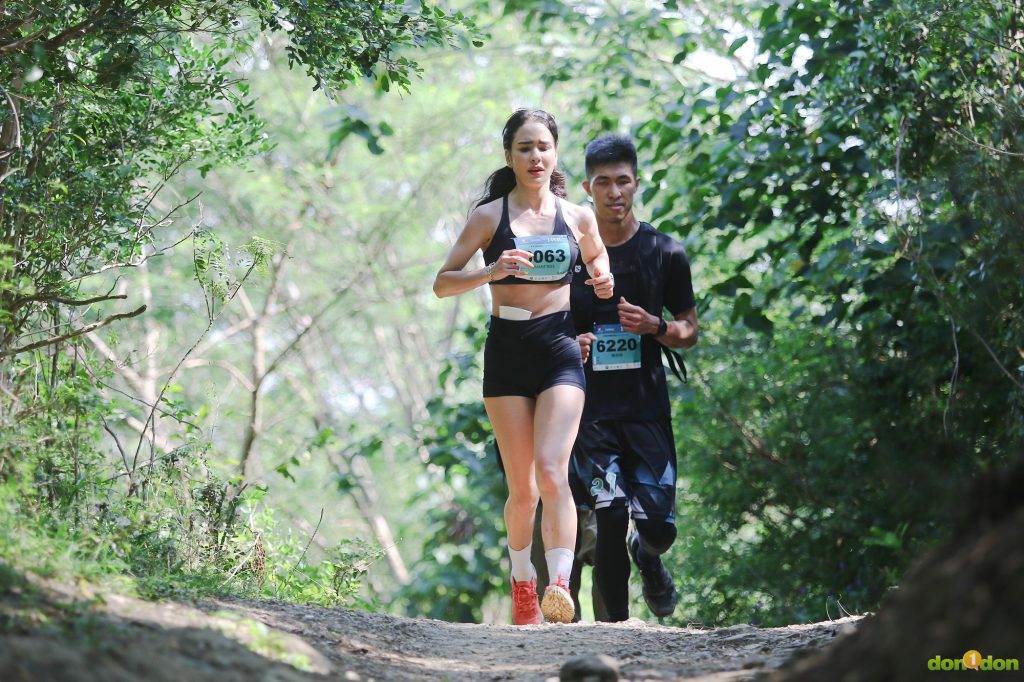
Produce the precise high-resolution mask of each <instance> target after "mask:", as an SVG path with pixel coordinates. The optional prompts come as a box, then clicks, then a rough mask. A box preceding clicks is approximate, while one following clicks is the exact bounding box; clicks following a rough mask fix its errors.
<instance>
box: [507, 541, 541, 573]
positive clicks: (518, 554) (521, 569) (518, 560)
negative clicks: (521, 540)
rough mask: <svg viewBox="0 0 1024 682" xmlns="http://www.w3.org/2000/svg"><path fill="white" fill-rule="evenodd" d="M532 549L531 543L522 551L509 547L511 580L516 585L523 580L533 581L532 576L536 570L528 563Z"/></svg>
mask: <svg viewBox="0 0 1024 682" xmlns="http://www.w3.org/2000/svg"><path fill="white" fill-rule="evenodd" d="M532 548H533V543H532V542H531V543H530V544H528V545H527V546H526V547H523V548H522V549H512V546H511V545H509V548H508V556H509V559H511V560H512V579H513V580H515V581H516V582H517V583H521V582H523V581H524V580H533V576H535V575H537V571H536V569H534V567H533V564H532V563H531V562H530V550H531V549H532Z"/></svg>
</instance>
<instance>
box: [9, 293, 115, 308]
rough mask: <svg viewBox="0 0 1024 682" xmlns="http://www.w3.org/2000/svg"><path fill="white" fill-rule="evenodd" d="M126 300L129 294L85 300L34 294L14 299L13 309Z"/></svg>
mask: <svg viewBox="0 0 1024 682" xmlns="http://www.w3.org/2000/svg"><path fill="white" fill-rule="evenodd" d="M126 298H128V295H127V294H114V295H113V296H94V297H93V298H83V299H74V298H64V297H63V296H51V295H50V294H34V295H32V296H22V297H20V298H16V299H14V302H13V303H12V304H11V308H12V309H13V310H17V309H18V308H20V307H21V306H23V305H26V304H28V303H40V302H46V303H61V304H63V305H71V306H77V305H89V304H91V303H99V302H100V301H113V300H124V299H126Z"/></svg>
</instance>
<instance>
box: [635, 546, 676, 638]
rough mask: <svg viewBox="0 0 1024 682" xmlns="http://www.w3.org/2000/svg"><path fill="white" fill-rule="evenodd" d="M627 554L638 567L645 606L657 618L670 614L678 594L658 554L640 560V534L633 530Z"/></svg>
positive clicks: (674, 608)
mask: <svg viewBox="0 0 1024 682" xmlns="http://www.w3.org/2000/svg"><path fill="white" fill-rule="evenodd" d="M627 547H628V548H629V556H630V557H632V559H633V563H634V564H636V567H637V568H639V569H640V579H641V581H642V582H643V593H644V601H645V602H647V608H649V609H650V610H651V613H653V614H654V615H655V616H657V617H658V618H665V617H667V616H671V615H672V612H673V611H675V610H676V603H677V602H678V601H679V595H678V594H677V593H676V586H675V585H673V584H672V575H671V574H670V573H669V572H668V569H667V568H665V564H664V562H662V560H661V557H660V556H654V557H650V558H648V557H647V556H646V555H645V556H644V561H643V563H641V562H640V558H639V554H640V535H639V534H638V533H637V532H636V531H633V533H632V534H631V535H630V536H629V540H628V541H627Z"/></svg>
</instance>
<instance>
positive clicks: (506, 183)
mask: <svg viewBox="0 0 1024 682" xmlns="http://www.w3.org/2000/svg"><path fill="white" fill-rule="evenodd" d="M552 180H554V177H552ZM563 184H564V179H563ZM515 186H516V174H515V171H513V170H512V169H511V168H510V167H508V166H502V167H501V168H499V169H498V170H496V171H494V172H493V173H491V176H490V177H489V178H487V182H485V183H484V194H483V196H482V197H480V200H479V201H478V202H476V204H475V205H474V206H473V208H478V207H480V206H483V205H484V204H489V203H490V202H492V201H494V200H495V199H498V198H500V197H503V196H505V195H506V194H508V193H509V192H511V191H512V190H513V189H515Z"/></svg>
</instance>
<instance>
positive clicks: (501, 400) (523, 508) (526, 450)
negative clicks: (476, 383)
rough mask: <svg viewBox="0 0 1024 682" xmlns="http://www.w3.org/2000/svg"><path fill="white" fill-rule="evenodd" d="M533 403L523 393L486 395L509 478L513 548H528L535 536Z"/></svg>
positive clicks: (507, 508)
mask: <svg viewBox="0 0 1024 682" xmlns="http://www.w3.org/2000/svg"><path fill="white" fill-rule="evenodd" d="M534 404H535V401H534V400H533V399H532V398H524V397H522V396H501V397H498V398H484V407H485V408H486V409H487V416H488V417H489V418H490V420H491V426H492V427H493V428H494V436H495V438H497V440H498V450H499V451H500V452H501V463H502V466H504V467H505V478H506V480H507V481H508V500H507V501H506V502H505V528H506V529H507V531H508V545H509V547H510V548H511V549H514V550H520V549H523V548H525V547H526V546H527V545H529V544H530V541H531V540H532V538H533V518H534V515H535V514H536V512H537V501H538V499H539V496H538V492H537V480H536V477H535V475H534V440H533V410H534Z"/></svg>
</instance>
